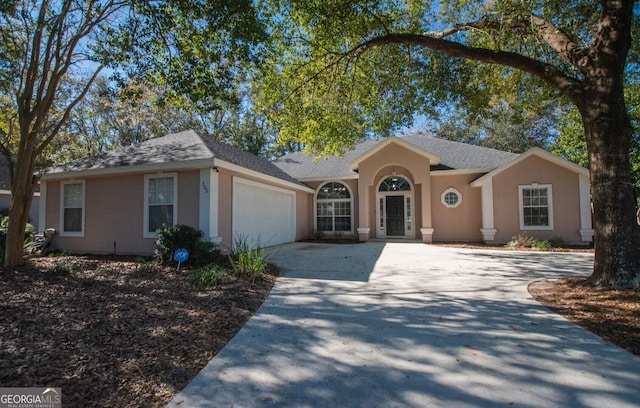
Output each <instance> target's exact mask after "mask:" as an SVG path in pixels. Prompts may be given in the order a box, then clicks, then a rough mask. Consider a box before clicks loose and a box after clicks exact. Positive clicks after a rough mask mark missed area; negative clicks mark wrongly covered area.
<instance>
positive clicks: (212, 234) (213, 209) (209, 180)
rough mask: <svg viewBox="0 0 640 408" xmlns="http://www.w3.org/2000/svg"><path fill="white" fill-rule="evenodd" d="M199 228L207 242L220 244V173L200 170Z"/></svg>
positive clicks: (210, 169)
mask: <svg viewBox="0 0 640 408" xmlns="http://www.w3.org/2000/svg"><path fill="white" fill-rule="evenodd" d="M199 198H200V203H199V204H200V205H199V214H198V215H199V228H200V230H201V231H202V232H204V237H205V239H206V240H208V241H211V242H216V243H220V242H221V241H222V238H221V237H220V236H219V235H218V171H217V170H214V169H212V168H208V169H201V170H200V197H199Z"/></svg>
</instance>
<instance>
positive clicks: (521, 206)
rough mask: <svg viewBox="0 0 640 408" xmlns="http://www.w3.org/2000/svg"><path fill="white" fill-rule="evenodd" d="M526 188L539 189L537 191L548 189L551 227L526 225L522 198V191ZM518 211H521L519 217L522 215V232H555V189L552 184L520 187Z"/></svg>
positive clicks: (534, 184)
mask: <svg viewBox="0 0 640 408" xmlns="http://www.w3.org/2000/svg"><path fill="white" fill-rule="evenodd" d="M525 188H537V189H542V188H546V189H547V197H548V199H549V203H548V206H549V225H544V226H537V225H524V205H523V196H522V191H523V190H524V189H525ZM518 211H519V213H520V214H519V215H520V230H522V231H526V230H537V231H549V230H553V188H552V185H551V184H536V183H533V184H524V185H519V186H518Z"/></svg>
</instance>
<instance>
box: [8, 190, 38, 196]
mask: <svg viewBox="0 0 640 408" xmlns="http://www.w3.org/2000/svg"><path fill="white" fill-rule="evenodd" d="M0 194H1V195H11V190H0ZM40 194H41V192H39V191H35V192H34V193H33V196H34V197H40Z"/></svg>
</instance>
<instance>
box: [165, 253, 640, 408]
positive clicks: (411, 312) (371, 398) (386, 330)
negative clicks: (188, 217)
mask: <svg viewBox="0 0 640 408" xmlns="http://www.w3.org/2000/svg"><path fill="white" fill-rule="evenodd" d="M271 261H272V262H274V263H276V264H278V265H280V266H281V267H282V268H283V272H282V277H281V278H280V279H279V280H278V282H277V284H276V286H275V287H274V289H273V291H272V292H271V295H270V296H269V298H268V299H267V301H266V302H265V303H264V304H263V306H262V307H261V308H260V309H259V311H258V312H257V313H256V314H255V315H254V316H253V318H252V319H251V320H250V321H249V322H248V323H247V325H246V326H245V327H244V328H243V329H242V330H241V331H240V332H239V333H238V334H237V335H236V337H234V338H233V340H232V341H231V342H230V343H229V344H228V345H227V346H226V347H225V348H224V349H223V350H222V351H221V352H220V353H219V354H218V356H216V357H215V358H214V359H213V360H212V361H211V362H210V363H209V364H208V365H207V366H206V367H205V368H204V369H203V370H202V372H201V373H200V374H198V376H197V377H196V378H195V379H194V380H193V381H192V382H191V383H190V384H189V385H188V386H187V387H186V388H185V389H184V390H183V391H182V392H181V393H180V394H178V395H177V396H176V397H175V398H174V400H173V401H172V402H171V403H170V404H169V406H171V407H234V408H240V407H489V406H518V407H583V406H584V407H614V406H615V407H632V406H633V407H637V406H638V401H640V387H639V386H638V384H640V358H638V357H636V356H634V355H632V354H630V353H628V352H627V351H624V350H622V349H620V348H618V347H616V346H614V345H611V344H609V343H606V342H604V341H603V340H601V339H600V338H599V337H597V336H595V335H593V334H591V333H589V332H587V331H585V330H583V329H581V328H579V327H578V326H576V325H574V324H572V323H570V322H568V321H566V320H565V319H563V318H562V317H560V316H558V315H557V314H555V313H553V312H551V311H549V310H548V309H546V308H545V307H543V306H541V305H540V304H538V303H537V302H536V301H534V300H533V299H532V298H531V296H530V295H529V294H528V292H527V289H526V287H527V284H528V283H529V282H531V281H532V280H536V279H540V278H545V277H558V276H566V275H586V274H588V273H589V271H590V269H591V267H592V263H593V257H592V255H590V254H578V253H539V252H532V253H525V252H507V251H502V252H501V251H478V250H465V249H454V248H442V247H437V246H429V245H424V244H417V243H386V244H385V243H383V242H369V243H365V244H357V245H326V244H308V243H296V244H290V245H284V246H280V247H277V248H275V249H274V251H273V255H272V258H271Z"/></svg>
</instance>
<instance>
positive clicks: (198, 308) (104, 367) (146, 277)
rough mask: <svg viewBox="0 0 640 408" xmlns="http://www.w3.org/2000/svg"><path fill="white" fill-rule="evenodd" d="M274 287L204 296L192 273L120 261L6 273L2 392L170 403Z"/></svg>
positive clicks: (34, 264)
mask: <svg viewBox="0 0 640 408" xmlns="http://www.w3.org/2000/svg"><path fill="white" fill-rule="evenodd" d="M56 265H57V266H58V268H57V270H56V269H54V268H55V267H56ZM61 266H62V267H61ZM69 267H71V268H70V269H71V272H70V273H67V272H61V270H63V271H64V269H69ZM274 282H275V277H274V276H272V275H263V276H262V277H261V278H258V279H256V280H255V282H252V281H251V280H250V279H248V278H238V277H231V278H229V279H228V281H226V282H225V283H223V284H220V285H218V286H215V287H211V288H210V289H204V290H202V289H199V288H198V287H195V286H194V285H193V284H192V283H191V279H190V272H189V271H185V270H182V271H180V272H176V270H175V268H162V269H161V270H160V271H157V272H154V273H149V272H148V271H147V272H145V273H141V271H140V270H137V269H136V263H135V262H133V260H132V259H128V258H114V257H111V258H95V257H93V258H91V257H65V258H41V259H37V260H31V261H29V265H28V267H24V268H20V269H18V270H0V310H1V314H0V385H2V386H3V387H34V386H42V387H46V386H52V387H62V398H63V402H64V406H65V407H86V406H92V407H142V406H144V407H154V406H155V407H160V406H164V405H166V404H167V403H168V402H169V400H171V398H172V397H173V396H174V395H175V394H176V393H177V392H178V391H180V390H181V389H182V388H183V387H184V386H185V385H186V384H187V383H188V382H189V380H190V379H191V378H193V377H194V376H195V375H196V374H197V373H198V371H200V370H201V369H202V368H203V367H204V366H205V364H206V363H207V362H208V361H209V360H210V359H211V358H212V357H213V356H214V355H215V354H216V353H218V351H219V350H220V349H222V347H223V346H224V345H225V344H226V343H227V342H228V341H229V340H230V339H231V338H232V337H233V336H234V335H235V333H236V332H237V331H238V330H239V329H240V328H241V327H242V326H243V325H244V323H245V322H246V321H247V320H248V319H249V317H250V316H251V315H252V314H253V313H254V312H255V311H256V310H257V309H258V307H259V306H260V305H261V304H262V302H263V301H264V299H266V296H267V295H268V293H269V291H270V290H271V287H272V286H273V284H274Z"/></svg>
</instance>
